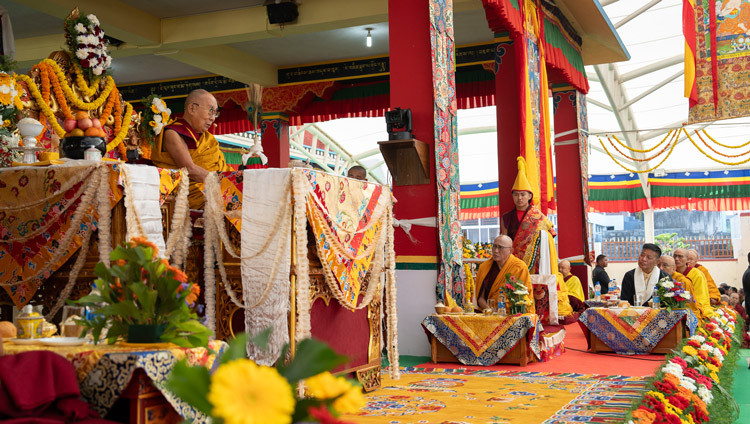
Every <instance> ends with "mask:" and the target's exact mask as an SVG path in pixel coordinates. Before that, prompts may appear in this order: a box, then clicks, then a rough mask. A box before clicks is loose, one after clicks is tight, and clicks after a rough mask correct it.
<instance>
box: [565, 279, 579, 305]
mask: <svg viewBox="0 0 750 424" xmlns="http://www.w3.org/2000/svg"><path fill="white" fill-rule="evenodd" d="M563 279H564V278H563ZM565 285H566V286H568V294H569V295H571V296H574V297H576V298H577V299H578V300H580V301H581V302H583V301H584V298H583V285H582V284H581V280H580V279H579V278H578V277H576V276H575V275H571V276H570V278H568V279H567V280H566V281H565Z"/></svg>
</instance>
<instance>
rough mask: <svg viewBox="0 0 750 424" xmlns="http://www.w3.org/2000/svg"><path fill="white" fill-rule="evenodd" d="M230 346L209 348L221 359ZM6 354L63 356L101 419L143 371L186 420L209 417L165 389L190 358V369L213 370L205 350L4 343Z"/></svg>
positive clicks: (213, 357)
mask: <svg viewBox="0 0 750 424" xmlns="http://www.w3.org/2000/svg"><path fill="white" fill-rule="evenodd" d="M226 346H227V344H226V343H224V342H223V341H220V340H213V341H211V342H209V348H210V349H211V350H213V351H214V352H217V354H218V356H221V354H222V353H223V352H224V350H225V349H226ZM3 349H4V351H5V354H16V353H21V352H28V351H32V350H50V351H53V352H55V353H57V354H59V355H62V356H64V357H65V358H66V359H68V360H69V361H70V362H72V363H73V366H74V367H75V369H76V374H77V376H78V385H79V386H80V389H81V395H82V396H83V398H84V399H85V400H86V402H88V403H89V404H90V405H91V406H92V407H93V408H94V409H96V411H97V412H99V414H100V415H101V416H104V415H106V413H107V412H108V411H109V409H110V408H111V407H112V405H114V403H115V401H116V400H117V398H119V397H120V395H121V394H122V392H123V390H125V388H126V387H127V385H128V383H129V382H130V379H131V377H132V376H133V372H134V371H135V370H136V369H138V368H141V369H143V370H144V371H145V372H146V375H148V377H149V378H150V379H151V381H152V382H153V383H154V386H156V388H157V389H159V391H160V392H161V393H162V394H163V395H164V397H165V398H166V399H167V401H168V402H169V403H170V405H172V407H173V408H174V409H175V411H177V413H178V414H180V416H182V417H183V418H184V419H186V420H188V421H191V422H194V423H202V422H206V421H207V417H206V416H205V415H203V414H202V413H200V412H198V411H196V410H195V409H194V408H193V407H191V406H190V405H188V404H187V403H185V402H183V401H182V400H181V399H178V398H176V397H175V396H174V395H173V394H172V393H171V392H169V391H168V390H167V389H166V388H165V382H166V379H167V376H168V375H169V373H170V372H171V371H172V368H173V367H174V365H175V364H176V363H177V362H178V361H180V360H181V359H183V358H187V361H188V363H189V364H190V365H203V366H205V367H207V368H209V369H211V370H213V368H214V366H215V365H218V364H219V362H218V361H216V356H217V355H214V354H211V353H210V352H209V351H208V350H206V349H205V348H202V347H201V348H192V349H186V348H181V347H178V346H176V345H173V344H170V343H157V344H150V345H149V344H131V343H121V344H115V345H106V344H104V345H102V344H100V345H83V346H71V347H49V346H42V345H17V344H15V343H13V342H4V343H3Z"/></svg>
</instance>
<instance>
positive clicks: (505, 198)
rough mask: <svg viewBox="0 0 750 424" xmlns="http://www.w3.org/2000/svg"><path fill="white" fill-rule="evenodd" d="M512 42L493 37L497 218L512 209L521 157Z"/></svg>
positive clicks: (520, 132) (498, 36)
mask: <svg viewBox="0 0 750 424" xmlns="http://www.w3.org/2000/svg"><path fill="white" fill-rule="evenodd" d="M514 48H515V46H514V41H512V40H511V39H510V36H509V35H507V34H495V104H496V109H497V174H498V175H497V177H498V186H499V196H500V206H499V207H500V215H502V214H503V213H505V212H507V211H509V210H511V209H513V208H514V207H515V205H514V204H513V198H512V197H511V195H510V191H511V188H512V187H513V182H514V181H515V179H516V174H518V166H517V162H516V158H517V157H518V156H521V137H522V134H523V133H522V131H523V128H522V126H521V114H520V102H519V99H520V97H521V87H522V86H521V85H520V84H519V80H518V78H519V75H518V71H517V69H516V60H517V58H516V54H515V51H514Z"/></svg>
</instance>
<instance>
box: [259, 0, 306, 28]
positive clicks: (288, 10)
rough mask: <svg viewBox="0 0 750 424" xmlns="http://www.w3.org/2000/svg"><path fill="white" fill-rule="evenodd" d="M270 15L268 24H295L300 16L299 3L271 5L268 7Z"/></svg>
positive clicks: (267, 10)
mask: <svg viewBox="0 0 750 424" xmlns="http://www.w3.org/2000/svg"><path fill="white" fill-rule="evenodd" d="M266 12H267V13H268V22H270V23H272V24H286V23H289V22H294V21H295V20H297V16H299V12H297V3H294V2H287V3H269V4H267V5H266Z"/></svg>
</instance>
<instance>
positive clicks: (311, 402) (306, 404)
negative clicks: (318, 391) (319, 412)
mask: <svg viewBox="0 0 750 424" xmlns="http://www.w3.org/2000/svg"><path fill="white" fill-rule="evenodd" d="M321 403H322V402H321V401H320V400H318V399H300V400H298V401H297V404H296V405H294V415H292V422H293V423H298V422H306V421H312V420H311V418H312V417H310V413H309V412H307V410H308V409H310V407H311V406H312V407H317V406H319V405H320V404H321Z"/></svg>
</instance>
